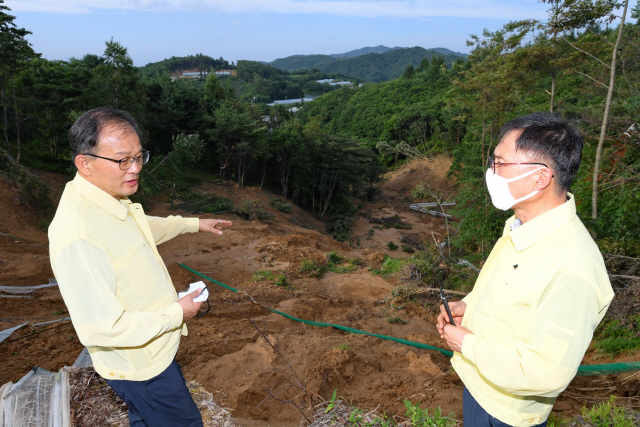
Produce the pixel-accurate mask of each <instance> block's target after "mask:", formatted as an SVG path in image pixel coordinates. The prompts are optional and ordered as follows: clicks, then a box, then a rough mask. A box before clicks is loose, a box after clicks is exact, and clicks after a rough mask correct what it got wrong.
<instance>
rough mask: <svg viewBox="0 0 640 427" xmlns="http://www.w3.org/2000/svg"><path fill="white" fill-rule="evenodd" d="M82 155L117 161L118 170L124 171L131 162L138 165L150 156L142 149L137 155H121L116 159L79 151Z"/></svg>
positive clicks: (144, 162)
mask: <svg viewBox="0 0 640 427" xmlns="http://www.w3.org/2000/svg"><path fill="white" fill-rule="evenodd" d="M81 154H82V155H83V156H91V157H97V158H99V159H105V160H110V161H112V162H115V163H118V164H119V165H120V170H123V171H126V170H128V169H129V168H130V167H131V166H133V163H134V162H135V163H137V164H139V165H140V166H142V165H144V164H146V163H147V162H148V161H149V157H151V155H150V154H149V152H148V151H147V150H142V153H140V154H139V155H137V156H135V157H123V158H122V159H120V160H116V159H110V158H108V157H102V156H96V155H95V154H91V153H81Z"/></svg>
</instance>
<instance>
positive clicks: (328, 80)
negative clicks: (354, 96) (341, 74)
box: [316, 79, 354, 87]
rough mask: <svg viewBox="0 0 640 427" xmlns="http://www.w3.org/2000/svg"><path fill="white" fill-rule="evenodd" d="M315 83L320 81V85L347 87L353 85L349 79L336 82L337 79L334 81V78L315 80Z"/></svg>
mask: <svg viewBox="0 0 640 427" xmlns="http://www.w3.org/2000/svg"><path fill="white" fill-rule="evenodd" d="M316 83H320V84H321V85H323V84H328V85H330V86H348V87H353V86H354V84H353V83H351V82H349V81H342V82H337V81H335V79H322V80H316Z"/></svg>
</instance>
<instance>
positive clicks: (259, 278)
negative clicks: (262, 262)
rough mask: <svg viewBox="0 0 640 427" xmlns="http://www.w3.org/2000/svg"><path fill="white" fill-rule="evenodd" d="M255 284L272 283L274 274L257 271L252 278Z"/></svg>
mask: <svg viewBox="0 0 640 427" xmlns="http://www.w3.org/2000/svg"><path fill="white" fill-rule="evenodd" d="M251 280H252V281H254V282H263V281H269V282H270V281H272V280H273V273H272V272H270V271H265V270H256V271H255V272H254V273H253V277H252V278H251Z"/></svg>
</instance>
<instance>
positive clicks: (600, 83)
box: [576, 71, 609, 89]
mask: <svg viewBox="0 0 640 427" xmlns="http://www.w3.org/2000/svg"><path fill="white" fill-rule="evenodd" d="M576 73H578V74H581V75H583V76H585V77H587V78H589V79H591V80H593V81H594V82H596V83H598V84H599V85H602V86H604V87H606V88H607V89H609V86H607V85H606V84H604V83H602V82H599V81H597V80H596V79H594V78H593V77H591V76H589V75H587V74H585V73H581V72H580V71H576Z"/></svg>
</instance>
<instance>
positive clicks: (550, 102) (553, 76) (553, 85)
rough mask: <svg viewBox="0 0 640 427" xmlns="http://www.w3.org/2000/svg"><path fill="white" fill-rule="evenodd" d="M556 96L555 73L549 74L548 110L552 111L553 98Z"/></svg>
mask: <svg viewBox="0 0 640 427" xmlns="http://www.w3.org/2000/svg"><path fill="white" fill-rule="evenodd" d="M555 97H556V75H555V73H554V74H553V75H552V76H551V101H549V112H550V113H553V100H554V98H555Z"/></svg>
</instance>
